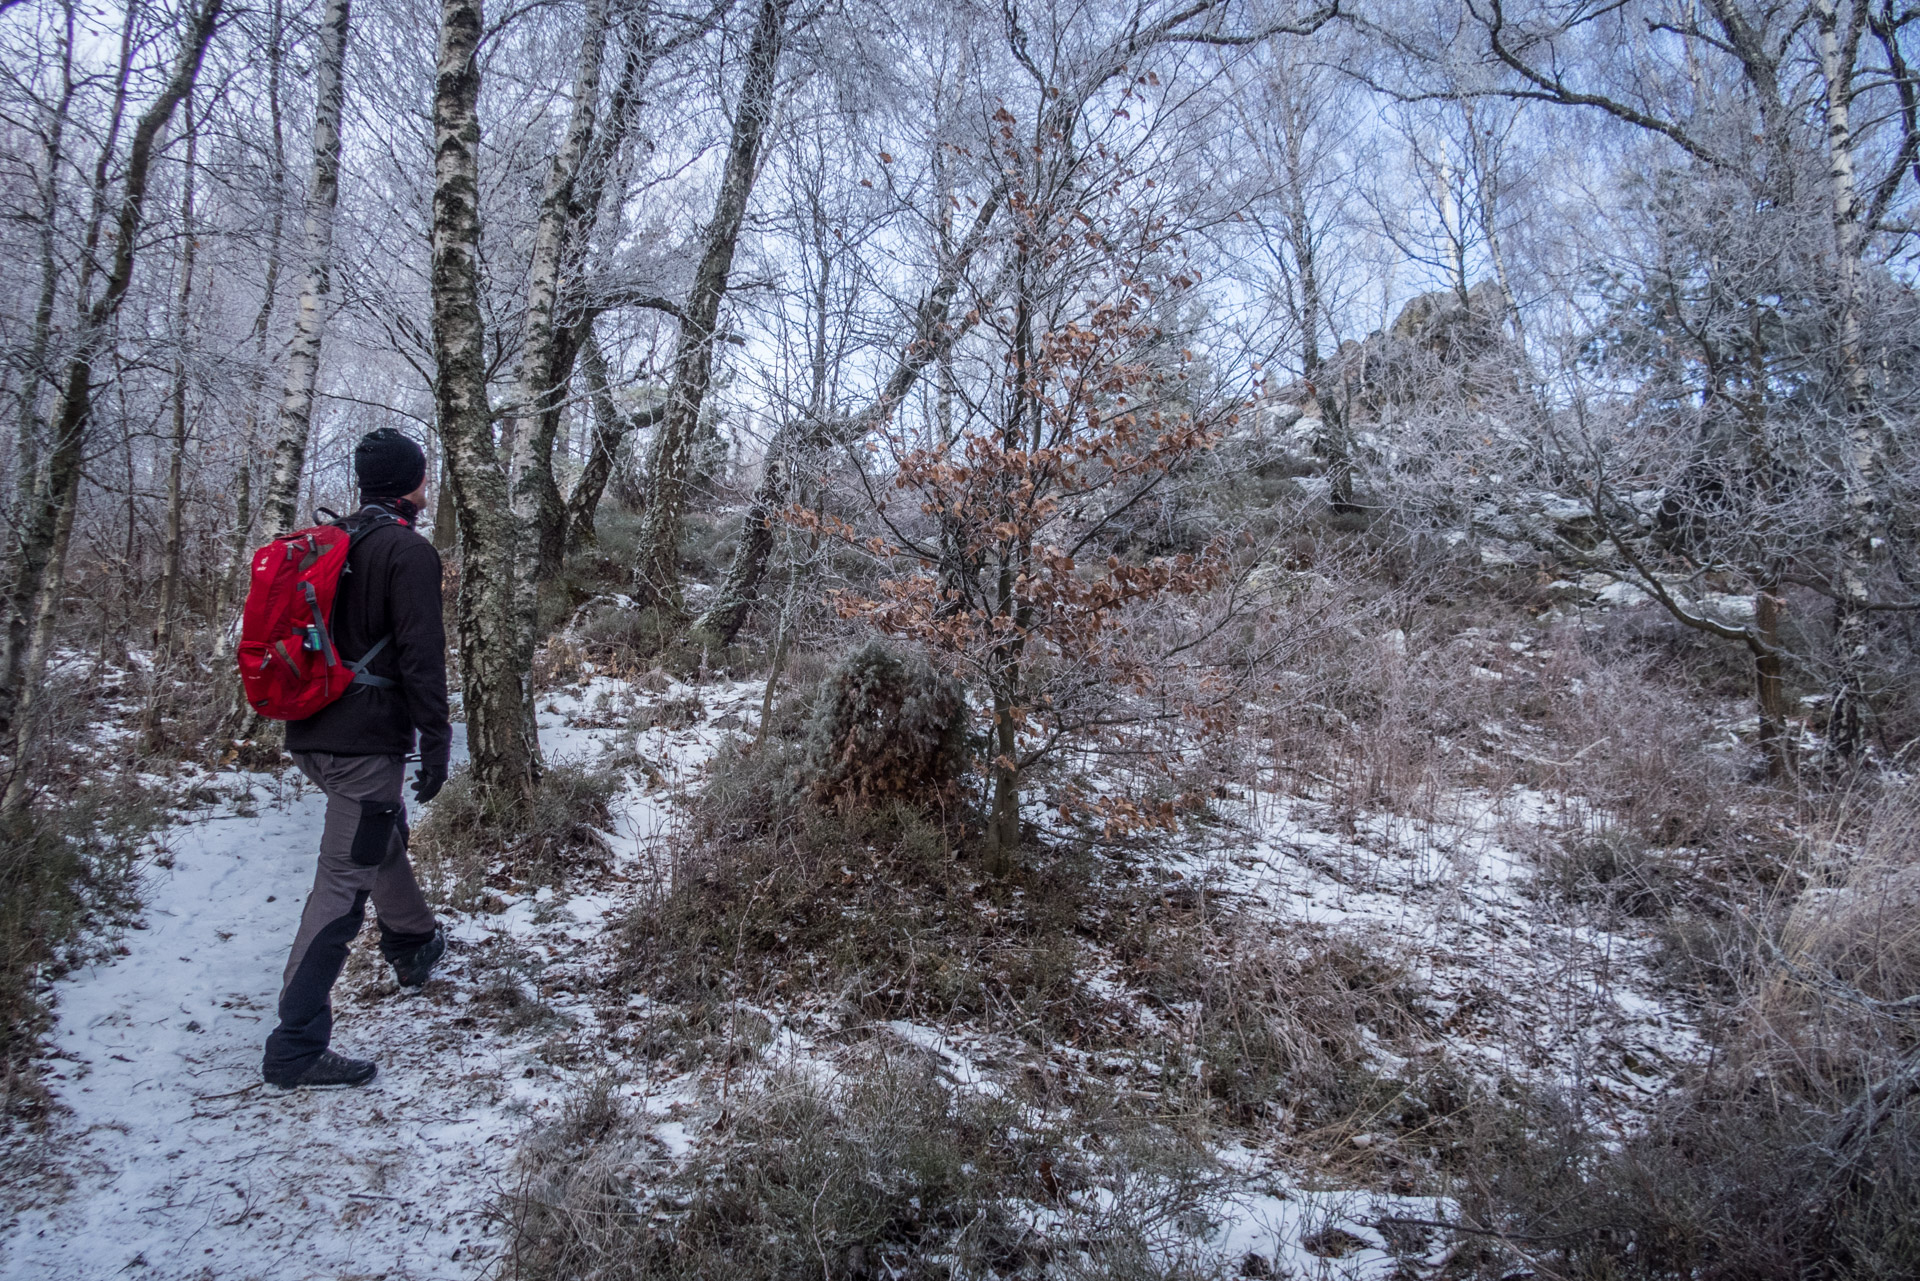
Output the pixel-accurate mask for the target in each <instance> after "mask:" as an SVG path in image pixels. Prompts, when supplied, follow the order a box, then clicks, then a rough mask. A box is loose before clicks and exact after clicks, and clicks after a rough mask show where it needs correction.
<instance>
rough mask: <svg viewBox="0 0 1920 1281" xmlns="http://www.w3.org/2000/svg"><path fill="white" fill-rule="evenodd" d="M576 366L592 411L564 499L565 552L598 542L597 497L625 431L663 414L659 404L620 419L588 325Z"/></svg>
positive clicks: (646, 424)
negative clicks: (575, 476) (588, 435)
mask: <svg viewBox="0 0 1920 1281" xmlns="http://www.w3.org/2000/svg"><path fill="white" fill-rule="evenodd" d="M580 363H581V366H582V368H581V373H582V374H583V375H585V377H586V380H587V402H588V404H590V405H591V406H592V408H593V437H592V441H591V443H590V444H589V445H588V446H587V463H586V466H585V467H583V468H581V470H580V479H579V480H578V481H576V482H575V483H574V486H573V495H572V497H570V498H568V499H567V511H566V550H567V551H571V550H572V549H574V548H576V547H591V546H592V545H593V544H594V543H595V542H596V541H598V539H597V536H596V535H595V533H594V528H593V523H594V520H595V518H596V516H597V515H598V514H599V511H600V497H601V495H602V494H604V493H605V492H606V489H607V478H608V477H610V476H611V475H613V461H614V457H615V455H616V454H617V453H618V451H619V449H620V442H621V440H623V439H624V438H625V437H626V435H627V433H628V432H631V431H637V430H641V429H644V428H647V427H652V426H653V425H655V424H656V423H658V422H659V421H660V419H661V418H662V417H663V416H664V415H665V413H666V406H665V405H664V404H660V405H655V406H653V407H652V408H650V409H644V410H642V411H640V412H639V413H637V414H635V415H633V416H632V417H631V418H626V419H622V418H621V417H620V411H619V408H618V407H617V406H615V405H614V403H613V387H612V383H611V381H610V378H611V375H610V373H609V371H608V369H607V358H606V354H605V353H604V352H602V351H601V350H600V340H599V339H597V338H595V337H594V336H593V329H592V327H591V326H589V327H588V328H587V331H586V334H585V336H584V337H583V338H582V340H581V345H580ZM563 555H564V553H563Z"/></svg>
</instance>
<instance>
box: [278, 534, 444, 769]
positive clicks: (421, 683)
mask: <svg viewBox="0 0 1920 1281" xmlns="http://www.w3.org/2000/svg"><path fill="white" fill-rule="evenodd" d="M382 636H391V637H392V639H391V640H389V641H388V642H387V643H386V646H385V647H384V648H383V649H381V651H380V652H379V653H378V654H375V655H374V656H373V661H372V662H370V663H368V664H367V671H368V673H369V674H370V675H373V676H384V677H386V678H387V679H388V680H390V681H392V682H394V684H393V687H392V688H389V689H377V688H374V687H372V686H367V685H357V684H356V685H353V686H351V687H349V688H348V690H347V692H346V693H345V694H344V695H342V696H341V697H340V698H338V699H336V700H335V701H333V702H331V703H329V704H327V705H326V706H325V707H323V708H321V709H320V710H319V711H318V712H316V713H315V714H313V715H312V716H309V717H308V718H307V719H305V720H303V721H289V722H288V723H287V750H288V751H290V752H332V753H334V754H335V755H338V756H404V755H406V754H407V753H408V752H411V751H412V750H413V747H414V731H416V730H418V731H419V734H420V759H421V761H422V762H423V763H425V764H428V765H436V766H438V767H439V769H440V771H441V772H442V773H443V774H444V773H445V772H446V766H447V751H448V746H449V744H450V742H451V741H452V737H453V731H452V729H451V727H450V726H449V724H448V719H447V634H446V630H445V628H444V627H443V626H442V624H441V621H440V553H438V552H436V551H435V550H434V549H433V544H432V543H430V542H428V541H427V540H426V539H424V538H422V537H421V536H420V535H419V534H417V533H415V532H414V531H413V530H412V529H410V528H408V527H407V526H405V525H401V524H399V523H398V522H394V521H389V522H386V523H384V524H382V525H381V526H379V527H378V528H375V529H370V530H368V531H367V532H366V533H365V534H363V535H362V536H361V537H360V539H359V541H357V542H356V543H355V544H354V546H353V550H352V551H351V552H349V553H348V554H347V568H346V572H344V573H342V574H341V575H340V587H339V592H338V594H337V595H336V596H335V597H334V601H333V643H334V646H335V647H336V648H337V649H338V650H339V651H340V655H341V657H342V658H345V659H346V660H347V661H349V662H358V661H359V660H360V658H361V657H362V656H363V655H365V654H366V652H367V651H368V650H370V649H372V648H373V646H374V643H375V642H376V641H378V640H379V639H380V638H381V637H382Z"/></svg>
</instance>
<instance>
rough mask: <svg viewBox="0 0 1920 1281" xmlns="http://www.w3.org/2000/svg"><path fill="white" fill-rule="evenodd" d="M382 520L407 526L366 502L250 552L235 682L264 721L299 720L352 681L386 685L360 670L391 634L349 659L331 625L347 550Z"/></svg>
mask: <svg viewBox="0 0 1920 1281" xmlns="http://www.w3.org/2000/svg"><path fill="white" fill-rule="evenodd" d="M320 510H321V511H322V512H323V513H325V514H326V515H328V516H332V515H333V513H332V512H330V511H327V510H326V509H325V508H324V507H323V508H321V509H320ZM388 522H395V523H398V524H401V525H405V524H406V523H407V522H406V521H404V520H401V519H400V517H398V516H396V515H394V514H393V513H392V512H390V511H387V510H386V509H385V508H380V507H369V508H368V509H366V510H365V511H363V512H361V513H360V516H359V517H355V518H352V519H349V520H345V521H339V520H336V522H335V523H334V524H331V525H316V526H314V527H313V528H311V529H296V530H295V531H293V532H292V533H291V534H282V535H280V537H278V538H276V539H274V540H273V541H272V542H271V543H268V544H267V545H266V546H265V547H262V548H261V549H260V550H259V551H256V552H255V553H254V554H253V577H252V580H251V582H250V583H249V584H248V586H247V605H246V610H245V612H244V613H243V614H242V615H241V618H240V646H239V650H238V657H239V661H240V684H241V686H242V687H243V688H244V689H245V690H246V695H247V705H248V706H250V707H252V708H253V710H254V711H256V712H258V713H259V714H260V715H262V716H265V717H267V718H268V719H269V720H276V721H298V720H305V719H306V718H307V717H309V716H311V715H313V714H314V713H315V712H317V711H319V710H320V709H321V708H323V707H325V706H326V705H327V704H328V703H331V702H333V701H334V700H335V699H337V698H339V697H340V696H341V695H342V694H345V693H346V692H347V690H348V688H349V687H351V686H354V685H365V686H370V687H372V688H375V689H385V688H388V687H390V686H391V685H392V684H393V682H392V681H390V680H388V679H386V678H385V677H384V676H371V675H368V673H367V670H366V668H367V664H368V662H370V661H371V660H372V658H373V656H374V655H375V654H378V653H379V652H380V651H381V649H383V648H384V647H385V646H386V643H387V641H388V640H390V639H392V638H391V637H385V636H383V637H381V638H380V640H379V641H377V642H375V644H374V646H373V648H372V649H369V650H368V651H367V652H366V653H364V654H362V655H361V656H360V658H359V660H358V661H356V662H352V663H349V662H347V661H345V660H344V659H342V658H341V657H340V653H339V651H338V650H336V649H335V648H334V647H333V626H332V625H333V598H334V595H335V593H336V592H337V591H338V590H339V587H340V575H342V574H344V573H346V572H347V553H348V552H349V551H351V550H352V549H353V545H354V544H355V543H357V542H359V541H360V539H361V537H362V536H363V535H365V534H367V533H368V532H370V531H372V530H375V529H378V528H379V527H380V526H382V525H384V524H387V523H388Z"/></svg>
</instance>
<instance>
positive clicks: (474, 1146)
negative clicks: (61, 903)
mask: <svg viewBox="0 0 1920 1281" xmlns="http://www.w3.org/2000/svg"><path fill="white" fill-rule="evenodd" d="M590 692H592V691H590V690H582V691H580V692H579V694H578V695H577V696H575V697H561V698H558V699H554V700H545V699H543V715H542V717H541V720H542V731H543V740H544V741H545V744H546V747H547V751H548V753H549V756H550V758H555V757H557V758H565V757H568V756H572V757H575V758H578V757H581V756H583V755H586V754H587V753H588V752H589V751H591V750H592V749H593V748H595V747H596V746H597V744H596V743H595V742H594V739H596V738H599V737H604V736H605V733H604V731H593V730H582V729H575V728H573V725H574V724H575V720H574V715H575V713H577V712H580V711H581V710H582V709H583V707H584V705H585V704H586V702H587V696H588V694H589V693H590ZM701 693H702V695H703V696H704V697H705V698H706V700H707V706H708V710H707V711H706V712H705V714H704V715H703V716H702V717H701V718H700V719H701V720H703V721H706V720H712V719H715V718H716V717H718V716H720V715H722V714H723V713H726V712H728V711H729V710H732V711H734V712H736V713H737V711H738V710H741V709H743V708H744V707H745V705H747V704H748V703H750V702H752V701H754V700H755V699H757V693H758V690H757V687H754V688H752V689H751V690H749V689H747V688H744V687H742V688H733V687H711V686H710V687H707V688H706V689H703V690H702V691H701ZM718 737H719V734H718V732H717V731H714V730H710V729H706V728H701V727H695V728H690V729H686V730H682V731H680V732H677V733H672V734H669V733H667V732H666V731H660V732H658V733H656V734H651V735H648V736H647V739H646V740H645V741H644V743H643V745H644V746H645V747H646V748H647V749H648V755H649V756H650V757H651V758H652V759H653V760H654V761H655V762H656V763H659V764H661V765H663V766H667V767H668V768H669V769H670V770H672V771H674V772H680V771H685V770H693V769H697V768H698V767H699V766H700V765H701V763H702V762H703V761H704V758H705V757H706V755H707V754H708V753H709V752H710V751H711V748H712V745H713V743H714V742H715V741H717V739H718ZM232 777H233V776H231V775H229V776H226V778H228V779H231V778H232ZM270 789H271V790H270ZM253 790H254V798H253V800H252V803H247V802H246V801H240V803H239V805H238V809H239V812H238V813H236V812H235V809H236V806H235V805H234V804H233V803H232V802H229V803H227V804H225V805H222V806H219V807H217V808H216V809H215V810H214V812H212V813H211V814H208V815H207V816H205V817H201V818H199V819H198V820H197V821H194V822H192V823H191V824H190V825H188V826H185V827H177V828H174V829H172V830H171V831H170V832H169V833H168V834H167V844H168V847H169V854H168V856H166V857H163V858H162V859H161V860H160V861H159V865H158V866H156V867H155V868H154V869H153V871H152V873H151V875H150V876H149V878H148V882H147V887H146V889H147V893H146V904H147V906H146V909H145V911H144V912H143V914H142V922H143V925H144V928H136V929H134V930H131V931H129V932H128V934H127V935H126V937H125V939H124V947H125V952H126V954H125V955H122V956H120V957H118V958H117V959H115V960H113V961H111V962H109V963H105V964H100V965H95V966H91V967H89V968H87V969H85V970H83V971H81V972H79V973H76V974H74V975H72V976H70V977H69V978H68V979H66V980H64V981H62V982H61V983H60V984H59V996H58V1018H59V1022H58V1027H57V1029H56V1032H55V1035H54V1038H53V1044H54V1051H53V1059H52V1061H51V1062H50V1063H49V1064H48V1076H49V1079H48V1085H49V1086H50V1087H51V1089H52V1091H53V1094H54V1096H55V1098H56V1100H57V1102H58V1104H59V1106H60V1108H61V1109H63V1110H64V1114H63V1115H58V1116H57V1117H56V1119H55V1120H54V1121H53V1123H52V1124H51V1126H50V1128H49V1132H48V1134H47V1135H46V1136H45V1137H44V1138H43V1139H41V1140H37V1141H39V1142H41V1143H43V1144H44V1152H43V1153H42V1155H43V1157H44V1161H43V1164H44V1165H45V1166H47V1167H48V1168H50V1169H51V1170H53V1171H54V1172H55V1175H56V1177H54V1178H52V1179H41V1180H38V1181H37V1182H36V1183H35V1184H34V1185H33V1187H32V1188H31V1190H23V1189H18V1188H16V1189H15V1191H14V1193H13V1196H12V1198H11V1199H12V1201H13V1204H12V1206H11V1209H12V1213H11V1214H10V1215H9V1217H8V1219H7V1220H5V1221H0V1275H3V1276H5V1277H8V1278H19V1279H20V1281H26V1279H28V1278H34V1279H39V1278H47V1279H49V1281H51V1279H53V1278H59V1279H61V1281H93V1279H94V1278H123V1277H134V1278H139V1277H148V1278H156V1279H157V1278H166V1279H167V1281H174V1279H175V1278H181V1279H187V1278H194V1279H198V1278H219V1279H221V1281H227V1279H228V1278H235V1279H239V1278H247V1279H250V1281H251V1279H259V1281H279V1279H281V1278H289V1279H292V1278H309V1277H312V1278H319V1277H325V1278H344V1277H366V1278H373V1277H384V1278H390V1279H392V1281H401V1279H402V1278H405V1279H406V1281H424V1279H426V1278H458V1277H471V1276H475V1275H478V1274H479V1273H480V1272H481V1271H483V1270H484V1269H485V1267H486V1265H487V1263H488V1262H489V1261H490V1260H491V1259H493V1258H494V1257H495V1256H496V1255H497V1252H498V1249H499V1244H500V1243H499V1239H498V1236H497V1229H498V1225H497V1224H494V1223H492V1222H491V1221H490V1220H489V1218H488V1207H489V1203H490V1201H491V1200H492V1199H493V1198H494V1197H495V1195H496V1194H497V1193H498V1192H499V1191H500V1190H501V1188H502V1187H503V1186H505V1182H506V1180H508V1179H509V1178H510V1177H511V1170H510V1166H511V1158H512V1153H513V1147H514V1140H515V1138H516V1136H518V1135H519V1134H520V1133H521V1132H523V1131H524V1130H525V1129H526V1127H527V1125H528V1124H529V1123H530V1122H531V1121H533V1120H535V1119H537V1118H538V1117H539V1116H541V1115H543V1114H549V1113H550V1112H551V1111H552V1110H553V1109H554V1108H556V1107H557V1106H559V1101H560V1100H561V1099H562V1098H563V1097H564V1096H565V1095H566V1094H567V1093H568V1092H569V1090H570V1088H571V1087H572V1085H573V1084H574V1081H575V1080H576V1079H577V1078H578V1077H579V1076H580V1075H581V1074H583V1073H589V1074H590V1073H591V1072H592V1071H594V1070H595V1069H596V1068H597V1066H598V1063H599V1056H598V1055H597V1054H594V1053H582V1054H556V1053H554V1051H553V1047H554V1044H555V1042H556V1040H565V1039H567V1038H569V1037H571V1036H572V1034H573V1033H574V1032H581V1031H590V1030H591V1026H592V1024H591V1019H592V1013H591V1009H590V1007H589V1006H588V1005H587V1004H586V1001H585V998H584V997H578V998H576V997H574V996H573V995H572V993H571V991H570V990H569V989H571V988H573V987H579V988H586V987H587V986H588V985H587V984H585V983H580V984H569V983H567V982H566V981H565V979H564V974H565V972H566V971H567V970H569V969H571V968H572V967H574V966H585V965H593V964H595V963H596V962H597V961H598V959H600V958H602V957H603V955H604V953H603V948H604V945H605V939H604V937H603V936H604V925H605V923H606V922H607V921H608V920H610V919H613V918H616V917H617V915H618V914H619V911H620V908H621V906H622V895H621V893H620V892H619V891H620V889H621V885H620V883H616V884H615V886H614V889H613V892H592V893H585V894H580V895H576V896H575V897H573V898H572V899H570V900H562V901H559V902H556V901H554V898H553V896H552V894H551V891H543V892H541V893H540V894H539V895H537V896H529V897H524V898H520V899H517V900H513V901H510V902H509V904H508V906H507V909H506V910H505V911H503V912H500V913H497V914H493V915H474V916H449V917H446V918H445V919H446V922H447V924H448V927H449V934H450V936H451V939H452V946H451V947H450V949H449V952H448V956H447V959H446V960H445V961H444V962H443V963H442V967H441V968H440V969H439V970H437V971H436V972H435V977H434V979H433V980H432V981H430V982H429V983H428V985H427V987H426V988H425V989H424V990H423V991H421V992H419V993H413V994H401V993H400V992H399V990H398V988H397V987H396V986H395V985H394V983H393V981H392V977H391V974H390V972H388V971H386V970H385V967H383V966H377V965H373V964H369V963H368V961H367V958H368V957H369V956H370V955H371V954H372V949H371V946H370V945H371V941H372V940H371V937H370V935H369V936H363V938H362V939H361V941H360V943H359V944H358V945H357V947H356V956H355V960H354V961H352V962H350V963H349V968H348V971H347V973H346V974H345V975H343V976H342V978H341V981H340V983H339V984H338V985H337V986H336V988H335V993H334V1006H335V1036H334V1042H335V1045H336V1047H338V1048H339V1049H341V1050H342V1051H344V1052H346V1053H349V1054H352V1055H355V1056H363V1057H372V1058H375V1059H377V1060H378V1061H379V1064H380V1075H379V1076H378V1078H377V1079H376V1080H375V1081H374V1082H373V1083H372V1084H371V1085H369V1086H367V1087H365V1088H363V1089H358V1090H318V1091H297V1092H287V1093H282V1092H280V1091H276V1090H272V1089H269V1088H268V1087H266V1086H264V1085H262V1084H261V1083H260V1054H261V1044H262V1042H263V1040H264V1038H265V1036H266V1034H267V1032H268V1030H269V1029H270V1028H271V1027H272V1024H273V1008H274V1002H275V999H276V996H277V993H278V989H279V978H280V970H281V967H282V965H283V964H284V963H285V959H286V949H287V947H288V945H289V943H290V941H291V939H292V937H293V932H294V929H295V926H296V924H297V922H298V919H299V914H300V910H301V905H302V903H303V901H304V899H305V896H306V891H307V888H308V885H309V884H310V882H311V879H312V876H313V857H314V856H313V851H314V847H315V842H316V841H317V839H318V835H319V831H320V821H321V809H322V805H323V803H324V802H323V798H322V797H321V796H320V795H319V793H318V792H317V791H316V790H315V789H314V788H312V787H311V786H308V785H305V784H304V782H303V781H300V780H298V776H297V774H295V773H293V772H291V771H290V772H289V774H288V776H287V778H286V779H285V780H284V781H282V782H280V783H279V784H278V785H277V786H274V785H273V784H272V781H271V780H264V779H263V780H261V781H260V782H259V783H258V784H256V786H255V787H254V789H253ZM276 792H277V794H276ZM623 800H624V809H623V811H622V812H621V814H620V815H619V823H618V826H619V829H620V830H619V831H617V832H615V833H613V834H612V835H613V836H614V842H613V844H614V846H615V853H616V858H617V860H619V861H622V862H625V861H628V860H638V859H639V858H640V857H642V855H643V851H644V848H645V847H646V846H647V845H648V844H649V843H650V841H651V839H652V838H653V837H654V836H656V835H657V833H658V831H659V829H660V828H661V826H662V825H663V824H664V823H665V822H666V821H667V818H668V813H669V803H668V800H667V798H666V797H665V796H660V797H656V796H652V795H647V794H642V793H639V792H631V793H629V794H627V796H626V797H624V798H623ZM169 864H170V866H169ZM629 870H630V871H631V870H638V869H637V868H633V867H631V866H630V867H629ZM639 879H640V878H638V877H630V878H628V884H630V885H631V886H632V887H633V888H637V882H638V880H639ZM628 892H631V889H629V890H628ZM371 928H372V926H371V922H369V930H371ZM503 970H504V971H505V972H508V973H514V974H518V975H519V976H521V977H522V978H523V979H524V978H525V976H527V975H529V974H537V975H539V976H540V979H541V980H542V981H537V982H534V983H532V984H531V985H530V986H532V987H533V988H534V990H535V993H536V996H537V997H538V999H540V1000H541V1001H543V1002H544V1003H545V1004H546V1005H548V1006H550V1007H552V1008H553V1009H554V1010H555V1011H556V1012H557V1013H558V1014H559V1015H560V1016H561V1017H560V1018H558V1019H553V1020H549V1022H548V1024H547V1026H546V1027H544V1028H534V1029H528V1030H516V1031H512V1032H509V1031H504V1030H502V1029H501V1027H500V1026H499V1024H498V1023H497V1021H496V1020H494V1019H490V1018H488V1017H485V1016H484V1013H483V1011H482V1010H481V1008H480V1006H477V1005H475V998H476V997H480V998H481V1004H482V1005H484V989H485V988H486V987H487V986H488V985H492V984H497V983H498V982H499V980H500V975H501V973H502V972H503ZM570 1007H571V1008H570ZM476 1014H482V1016H481V1017H475V1015H476ZM556 1029H558V1030H556ZM23 1191H24V1195H23Z"/></svg>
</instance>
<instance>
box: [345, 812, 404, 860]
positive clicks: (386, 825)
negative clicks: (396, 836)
mask: <svg viewBox="0 0 1920 1281" xmlns="http://www.w3.org/2000/svg"><path fill="white" fill-rule="evenodd" d="M399 821H400V802H398V801H362V802H360V822H359V824H358V825H357V826H355V827H354V829H353V845H352V847H351V848H349V849H348V851H347V857H348V858H350V859H352V860H353V861H354V863H355V864H356V865H357V866H360V867H378V866H379V865H380V864H381V863H384V862H386V859H387V848H388V846H390V845H391V844H392V843H393V829H394V826H395V824H397V823H398V822H399Z"/></svg>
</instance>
